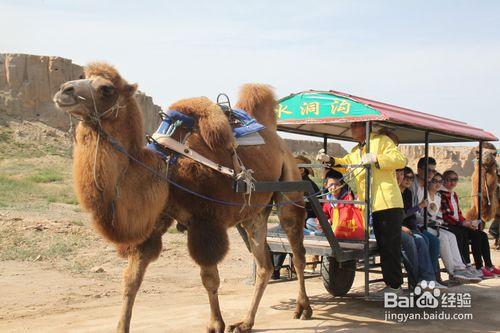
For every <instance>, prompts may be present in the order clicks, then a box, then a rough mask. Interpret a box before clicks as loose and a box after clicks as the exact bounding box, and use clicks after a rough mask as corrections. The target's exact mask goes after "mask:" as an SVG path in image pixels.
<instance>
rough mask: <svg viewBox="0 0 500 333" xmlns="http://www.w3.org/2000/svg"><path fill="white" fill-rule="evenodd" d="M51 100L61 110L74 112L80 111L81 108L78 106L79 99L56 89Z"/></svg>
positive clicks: (78, 112) (79, 112)
mask: <svg viewBox="0 0 500 333" xmlns="http://www.w3.org/2000/svg"><path fill="white" fill-rule="evenodd" d="M53 101H54V103H55V104H56V106H57V107H58V108H59V109H60V110H62V111H66V112H68V113H74V114H81V113H82V112H81V110H80V109H81V108H80V107H78V106H80V102H81V101H80V100H79V99H78V98H77V97H76V96H72V95H68V94H64V93H61V92H60V91H58V92H57V93H56V94H55V95H54V98H53Z"/></svg>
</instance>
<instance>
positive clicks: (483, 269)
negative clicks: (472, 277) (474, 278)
mask: <svg viewBox="0 0 500 333" xmlns="http://www.w3.org/2000/svg"><path fill="white" fill-rule="evenodd" d="M478 272H481V273H482V274H483V279H492V278H494V277H495V274H493V273H492V272H490V271H489V270H488V269H487V268H486V267H481V269H478Z"/></svg>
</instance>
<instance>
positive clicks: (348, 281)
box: [321, 257, 356, 296]
mask: <svg viewBox="0 0 500 333" xmlns="http://www.w3.org/2000/svg"><path fill="white" fill-rule="evenodd" d="M321 265H322V267H321V277H322V278H323V285H324V286H325V288H326V290H327V291H328V292H329V293H330V294H331V295H332V296H345V295H346V294H347V293H348V292H349V290H350V289H351V287H352V284H353V282H354V276H355V275H356V260H349V261H345V262H343V263H342V266H341V265H340V264H339V262H337V260H336V259H335V258H333V257H323V263H322V264H321Z"/></svg>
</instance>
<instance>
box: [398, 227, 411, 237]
mask: <svg viewBox="0 0 500 333" xmlns="http://www.w3.org/2000/svg"><path fill="white" fill-rule="evenodd" d="M401 231H403V232H404V233H405V234H408V235H410V236H412V235H413V233H412V232H411V230H410V229H408V228H407V227H405V226H403V227H401Z"/></svg>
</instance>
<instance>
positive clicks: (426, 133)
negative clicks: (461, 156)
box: [415, 131, 429, 229]
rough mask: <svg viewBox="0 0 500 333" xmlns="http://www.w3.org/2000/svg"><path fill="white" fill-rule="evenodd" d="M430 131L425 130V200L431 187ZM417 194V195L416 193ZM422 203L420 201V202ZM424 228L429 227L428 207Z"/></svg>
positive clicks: (425, 212) (425, 210) (425, 209)
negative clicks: (429, 180)
mask: <svg viewBox="0 0 500 333" xmlns="http://www.w3.org/2000/svg"><path fill="white" fill-rule="evenodd" d="M428 179H429V131H425V170H424V200H427V197H428V193H427V191H428V187H429V182H428ZM415 195H417V194H416V193H415ZM419 203H420V202H419ZM424 229H427V207H425V208H424Z"/></svg>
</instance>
